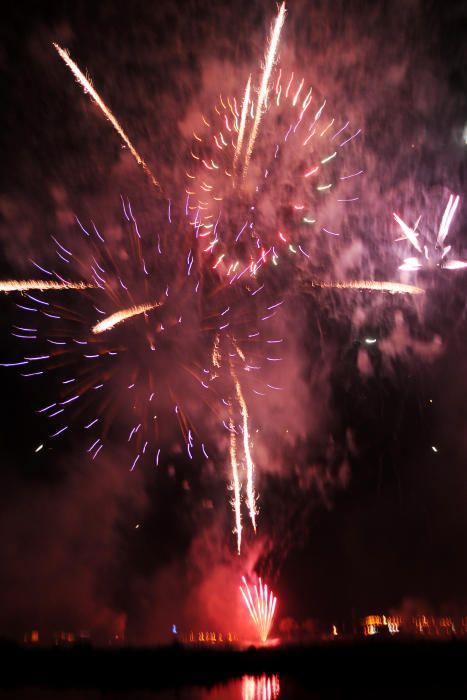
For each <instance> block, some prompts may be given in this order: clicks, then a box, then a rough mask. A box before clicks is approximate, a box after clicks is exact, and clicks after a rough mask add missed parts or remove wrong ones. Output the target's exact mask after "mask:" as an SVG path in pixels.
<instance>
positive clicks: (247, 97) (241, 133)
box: [233, 75, 251, 173]
mask: <svg viewBox="0 0 467 700" xmlns="http://www.w3.org/2000/svg"><path fill="white" fill-rule="evenodd" d="M250 88H251V75H250V77H249V78H248V82H247V84H246V88H245V95H244V96H243V105H242V115H241V117H240V128H239V130H238V138H237V146H236V148H235V154H234V160H233V172H234V173H235V170H236V167H237V162H238V159H239V157H240V154H241V151H242V146H243V137H244V135H245V124H246V117H247V113H248V104H249V102H250Z"/></svg>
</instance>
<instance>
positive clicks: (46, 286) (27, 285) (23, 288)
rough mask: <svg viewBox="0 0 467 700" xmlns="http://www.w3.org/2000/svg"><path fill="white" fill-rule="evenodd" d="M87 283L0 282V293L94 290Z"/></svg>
mask: <svg viewBox="0 0 467 700" xmlns="http://www.w3.org/2000/svg"><path fill="white" fill-rule="evenodd" d="M95 287H96V285H95V284H89V283H88V282H55V281H54V280H0V292H6V293H8V292H27V291H28V290H29V289H37V290H38V291H40V292H47V291H49V290H55V289H57V290H59V289H95Z"/></svg>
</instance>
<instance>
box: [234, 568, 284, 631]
mask: <svg viewBox="0 0 467 700" xmlns="http://www.w3.org/2000/svg"><path fill="white" fill-rule="evenodd" d="M242 581H243V586H240V591H241V593H242V596H243V600H244V601H245V605H246V607H247V608H248V612H249V613H250V615H251V618H252V620H253V622H254V623H255V625H256V629H257V630H258V634H259V637H260V639H261V641H262V642H263V643H264V642H266V641H267V638H268V636H269V632H270V631H271V627H272V622H273V619H274V614H275V612H276V605H277V598H276V596H275V595H274V594H273V592H272V591H268V587H267V584H265V585H264V586H263V583H262V581H261V579H259V586H254V592H255V597H254V599H253V596H252V594H251V591H250V588H249V586H248V584H247V582H246V580H245V577H244V576H242ZM258 588H259V592H258Z"/></svg>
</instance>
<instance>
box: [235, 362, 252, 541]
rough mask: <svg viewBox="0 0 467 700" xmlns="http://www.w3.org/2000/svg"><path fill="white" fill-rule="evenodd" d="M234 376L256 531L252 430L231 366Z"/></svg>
mask: <svg viewBox="0 0 467 700" xmlns="http://www.w3.org/2000/svg"><path fill="white" fill-rule="evenodd" d="M231 372H232V377H233V380H234V382H235V391H236V394H237V400H238V403H239V404H240V411H241V414H242V420H243V451H244V452H245V463H246V472H247V484H246V496H247V504H248V511H249V513H250V519H251V522H252V525H253V530H254V531H255V532H256V495H255V489H254V484H253V478H254V472H255V465H254V464H253V459H252V457H251V452H250V431H249V428H248V407H247V405H246V401H245V399H244V396H243V392H242V387H241V386H240V382H239V381H238V377H237V375H236V373H235V370H234V369H233V367H232V368H231Z"/></svg>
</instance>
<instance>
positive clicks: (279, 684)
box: [0, 674, 466, 700]
mask: <svg viewBox="0 0 467 700" xmlns="http://www.w3.org/2000/svg"><path fill="white" fill-rule="evenodd" d="M354 690H356V688H354ZM408 695H410V698H411V700H439V698H440V697H442V698H443V700H460V699H462V700H465V697H466V696H465V691H464V690H457V689H442V688H412V687H405V686H401V687H400V688H398V687H394V688H384V687H382V688H381V689H380V690H379V692H378V698H379V700H393V698H394V696H396V697H407V696H408ZM360 696H361V697H363V698H365V700H367V699H368V700H369V699H370V698H373V697H374V693H373V691H367V692H363V693H362V692H361V689H360ZM348 697H349V688H347V687H345V683H344V687H343V688H332V689H327V688H307V687H304V686H303V685H302V684H301V683H299V682H298V680H297V679H294V678H290V677H288V676H282V677H281V680H280V681H279V676H278V675H266V674H263V675H262V676H243V678H237V679H232V680H229V681H227V682H226V683H222V684H220V685H216V686H213V687H212V688H202V687H199V686H197V687H180V688H170V689H166V690H141V689H135V688H133V689H125V690H98V689H95V688H92V689H78V688H66V689H64V688H61V689H52V688H14V689H9V690H5V689H1V688H0V700H276V699H279V700H348Z"/></svg>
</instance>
